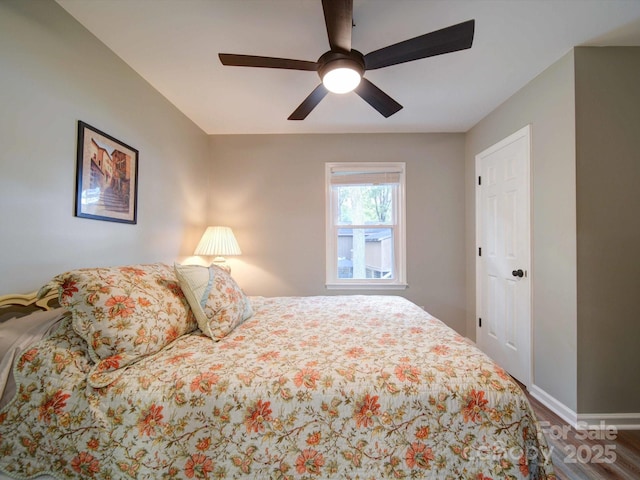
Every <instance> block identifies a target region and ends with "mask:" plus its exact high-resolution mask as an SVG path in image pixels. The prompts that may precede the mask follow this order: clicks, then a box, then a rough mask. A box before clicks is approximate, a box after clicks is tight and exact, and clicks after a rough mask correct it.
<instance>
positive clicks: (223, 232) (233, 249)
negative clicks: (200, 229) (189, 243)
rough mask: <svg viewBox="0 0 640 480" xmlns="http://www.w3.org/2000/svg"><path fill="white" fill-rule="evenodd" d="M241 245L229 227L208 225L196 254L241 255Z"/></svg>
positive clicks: (216, 255)
mask: <svg viewBox="0 0 640 480" xmlns="http://www.w3.org/2000/svg"><path fill="white" fill-rule="evenodd" d="M241 254H242V251H240V246H239V245H238V242H237V241H236V237H235V236H234V235H233V231H232V230H231V229H230V228H229V227H218V226H216V227H207V230H206V231H205V232H204V235H202V238H201V239H200V242H199V243H198V246H197V247H196V250H195V252H194V255H211V256H215V257H225V256H229V255H241Z"/></svg>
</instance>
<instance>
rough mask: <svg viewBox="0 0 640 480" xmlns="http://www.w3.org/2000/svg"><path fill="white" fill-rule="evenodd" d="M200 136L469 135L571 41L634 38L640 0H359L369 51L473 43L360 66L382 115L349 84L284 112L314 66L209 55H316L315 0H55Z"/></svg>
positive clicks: (322, 44) (361, 35)
mask: <svg viewBox="0 0 640 480" xmlns="http://www.w3.org/2000/svg"><path fill="white" fill-rule="evenodd" d="M57 1H58V3H59V4H60V5H61V6H62V7H63V8H65V9H66V10H67V11H68V12H69V13H70V14H71V15H73V16H74V17H75V18H76V19H77V20H78V21H79V22H80V23H82V24H83V25H84V26H85V27H86V28H87V29H88V30H89V31H91V32H92V33H93V34H94V35H95V36H96V37H98V38H99V39H100V40H101V41H102V42H103V43H105V44H106V45H107V46H108V47H109V48H110V49H111V50H113V51H114V52H115V53H116V54H117V55H118V56H119V57H121V58H122V59H123V60H124V61H125V62H126V63H127V64H129V65H130V66H131V67H132V68H133V69H134V70H135V71H136V72H138V73H139V74H140V75H141V76H142V77H144V78H145V79H146V80H147V81H148V82H149V83H150V84H151V85H153V86H154V87H155V88H156V89H157V90H158V91H159V92H160V93H161V94H162V95H164V96H165V97H166V98H167V99H168V100H169V101H170V102H171V103H173V104H174V105H175V106H176V107H177V108H178V109H180V110H181V111H182V112H183V113H184V114H185V115H186V116H187V117H189V118H190V119H191V120H193V121H194V122H195V123H196V124H197V125H198V126H200V128H202V130H204V131H205V132H206V133H209V134H245V133H347V132H350V133H353V132H465V131H467V130H468V129H470V128H471V127H472V126H473V125H475V124H476V123H477V122H478V121H479V120H481V119H482V118H483V117H484V116H486V115H487V114H488V113H489V112H491V111H492V110H493V109H495V108H496V107H497V106H498V105H499V104H500V103H502V102H503V101H505V100H506V99H507V98H509V97H510V96H511V95H512V94H513V93H515V92H516V91H518V90H519V89H520V88H522V87H523V86H524V85H525V84H526V83H527V82H529V81H530V80H531V79H533V78H534V77H535V76H536V75H538V74H539V73H541V72H542V71H543V70H544V69H545V68H547V67H548V66H549V65H551V64H552V63H553V62H555V61H556V60H558V59H559V58H560V57H562V56H563V55H564V54H565V53H567V52H568V51H569V50H570V49H571V48H572V47H574V46H578V45H593V46H607V45H640V0H354V11H353V21H354V23H355V27H354V29H353V42H352V44H353V48H355V49H357V50H359V51H361V52H362V53H364V54H366V53H368V52H370V51H373V50H376V49H378V48H381V47H385V46H387V45H390V44H394V43H397V42H399V41H402V40H406V39H408V38H412V37H416V36H418V35H422V34H424V33H428V32H431V31H434V30H438V29H440V28H444V27H447V26H449V25H452V24H456V23H460V22H463V21H466V20H469V19H475V21H476V29H475V38H474V44H473V47H472V48H471V49H469V50H463V51H460V52H455V53H451V54H447V55H442V56H438V57H432V58H427V59H423V60H417V61H414V62H410V63H405V64H402V65H395V66H392V67H387V68H384V69H380V70H374V71H370V72H367V73H366V74H365V76H366V77H367V78H368V79H369V80H370V81H372V82H373V83H375V84H376V85H377V86H378V87H379V88H381V89H382V90H383V91H385V92H386V93H387V94H389V95H390V96H391V97H393V98H394V99H395V100H396V101H398V102H400V103H401V104H402V105H403V106H404V108H403V109H402V110H400V112H398V113H397V114H395V115H393V116H391V117H389V118H387V119H385V118H384V117H382V116H381V115H380V114H379V113H378V112H377V111H376V110H374V109H373V108H372V107H370V106H369V105H368V104H367V103H365V102H364V101H363V100H362V99H361V98H360V97H358V96H357V95H356V94H354V93H350V94H345V95H336V94H329V95H327V97H325V99H324V100H323V101H322V102H321V103H320V105H318V107H316V108H315V110H313V111H312V112H311V114H310V115H309V116H308V117H307V118H306V119H305V120H304V121H289V120H287V117H288V116H289V114H290V113H291V112H292V111H293V110H294V109H295V108H296V107H297V106H298V105H299V104H300V103H301V102H302V101H303V100H304V99H305V98H306V97H307V95H308V94H309V93H310V92H311V91H312V90H313V88H315V86H316V85H318V83H320V79H319V77H318V76H317V74H316V73H315V72H308V71H293V70H279V69H265V68H247V67H228V66H227V67H225V66H223V65H221V63H220V61H219V60H218V57H217V54H218V53H219V52H223V53H237V54H249V55H262V56H274V57H282V58H293V59H299V60H311V61H315V60H317V59H318V57H320V55H321V54H323V53H324V52H325V51H327V50H329V45H328V41H327V34H326V30H325V25H324V16H323V12H322V5H321V2H320V0H155V1H152V0H126V1H125V0H100V1H98V0H91V1H89V0H57Z"/></svg>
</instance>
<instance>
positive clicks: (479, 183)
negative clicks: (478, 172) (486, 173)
mask: <svg viewBox="0 0 640 480" xmlns="http://www.w3.org/2000/svg"><path fill="white" fill-rule="evenodd" d="M478 185H482V177H480V176H479V177H478Z"/></svg>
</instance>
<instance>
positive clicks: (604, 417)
mask: <svg viewBox="0 0 640 480" xmlns="http://www.w3.org/2000/svg"><path fill="white" fill-rule="evenodd" d="M578 425H579V426H582V427H583V428H586V429H589V430H597V429H604V428H610V427H612V428H615V429H616V430H640V413H579V414H578ZM585 426H586V427H585Z"/></svg>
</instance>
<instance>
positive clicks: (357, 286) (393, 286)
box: [325, 283, 409, 290]
mask: <svg viewBox="0 0 640 480" xmlns="http://www.w3.org/2000/svg"><path fill="white" fill-rule="evenodd" d="M325 287H326V288H327V290H406V289H407V288H408V287H409V285H407V284H406V283H327V284H325Z"/></svg>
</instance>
